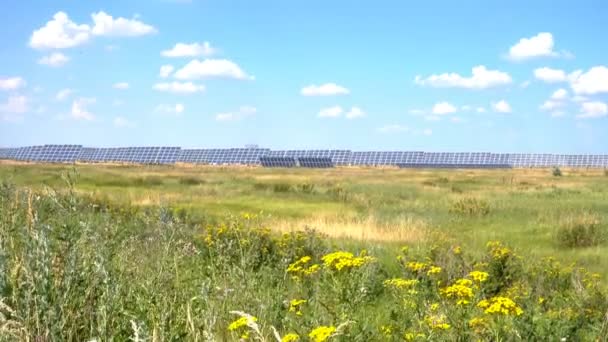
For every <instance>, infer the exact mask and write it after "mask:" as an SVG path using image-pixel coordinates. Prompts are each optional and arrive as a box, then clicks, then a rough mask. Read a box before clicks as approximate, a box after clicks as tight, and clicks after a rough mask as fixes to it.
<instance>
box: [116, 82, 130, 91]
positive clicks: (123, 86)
mask: <svg viewBox="0 0 608 342" xmlns="http://www.w3.org/2000/svg"><path fill="white" fill-rule="evenodd" d="M112 88H114V89H121V90H125V89H129V83H127V82H118V83H114V85H112Z"/></svg>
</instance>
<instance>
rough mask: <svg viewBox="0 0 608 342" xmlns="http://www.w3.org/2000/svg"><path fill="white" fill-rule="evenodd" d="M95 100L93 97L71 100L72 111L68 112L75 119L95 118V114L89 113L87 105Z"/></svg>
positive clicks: (88, 119)
mask: <svg viewBox="0 0 608 342" xmlns="http://www.w3.org/2000/svg"><path fill="white" fill-rule="evenodd" d="M95 102H96V100H95V99H94V98H84V97H81V98H79V99H76V100H74V101H73V102H72V112H71V113H70V115H71V117H72V119H75V120H86V121H92V120H95V115H94V114H93V113H91V112H90V111H89V110H88V109H87V107H88V106H89V105H91V104H94V103H95Z"/></svg>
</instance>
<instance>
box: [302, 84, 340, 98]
mask: <svg viewBox="0 0 608 342" xmlns="http://www.w3.org/2000/svg"><path fill="white" fill-rule="evenodd" d="M349 93H350V91H349V90H348V89H347V88H345V87H342V86H339V85H337V84H335V83H325V84H321V85H315V84H311V85H309V86H306V87H304V88H302V90H301V91H300V94H302V95H303V96H332V95H346V94H349Z"/></svg>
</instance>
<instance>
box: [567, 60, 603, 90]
mask: <svg viewBox="0 0 608 342" xmlns="http://www.w3.org/2000/svg"><path fill="white" fill-rule="evenodd" d="M569 78H570V86H571V87H572V90H573V91H574V92H575V93H576V94H581V95H593V94H598V93H608V68H607V67H605V66H603V65H602V66H595V67H593V68H591V69H589V71H587V72H585V73H583V72H582V71H580V70H578V71H575V72H573V73H571V74H570V77H569Z"/></svg>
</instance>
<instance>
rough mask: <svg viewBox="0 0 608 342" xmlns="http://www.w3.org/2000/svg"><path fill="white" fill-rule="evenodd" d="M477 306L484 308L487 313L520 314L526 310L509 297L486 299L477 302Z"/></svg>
mask: <svg viewBox="0 0 608 342" xmlns="http://www.w3.org/2000/svg"><path fill="white" fill-rule="evenodd" d="M477 307H479V308H482V309H484V312H485V313H487V314H501V315H515V316H519V315H521V314H522V313H523V312H524V311H523V310H522V309H521V308H520V307H519V306H518V305H517V304H516V303H515V302H514V301H513V300H511V299H510V298H507V297H492V298H490V299H484V300H482V301H480V302H479V303H477Z"/></svg>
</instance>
